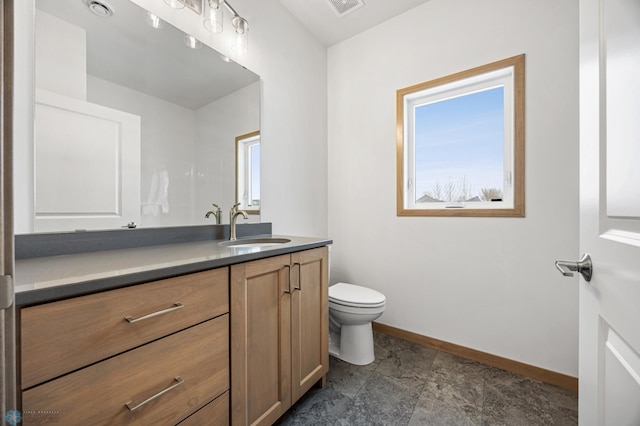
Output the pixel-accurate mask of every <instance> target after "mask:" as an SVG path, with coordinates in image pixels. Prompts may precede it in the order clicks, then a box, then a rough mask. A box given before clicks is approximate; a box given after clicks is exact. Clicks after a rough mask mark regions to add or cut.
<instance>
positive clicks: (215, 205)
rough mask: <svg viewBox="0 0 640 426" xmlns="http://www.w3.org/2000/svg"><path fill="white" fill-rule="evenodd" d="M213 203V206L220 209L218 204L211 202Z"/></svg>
mask: <svg viewBox="0 0 640 426" xmlns="http://www.w3.org/2000/svg"><path fill="white" fill-rule="evenodd" d="M211 205H212V206H213V207H215V208H216V209H218V210H220V207H219V206H218V205H217V204H215V203H211Z"/></svg>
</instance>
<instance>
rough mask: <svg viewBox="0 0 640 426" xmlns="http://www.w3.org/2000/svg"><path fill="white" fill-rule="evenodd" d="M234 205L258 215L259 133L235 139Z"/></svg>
mask: <svg viewBox="0 0 640 426" xmlns="http://www.w3.org/2000/svg"><path fill="white" fill-rule="evenodd" d="M236 203H240V206H239V207H238V208H239V209H240V210H245V211H247V212H248V213H250V214H259V213H260V132H259V131H255V132H251V133H247V134H245V135H240V136H237V137H236Z"/></svg>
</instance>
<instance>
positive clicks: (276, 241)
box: [218, 237, 291, 247]
mask: <svg viewBox="0 0 640 426" xmlns="http://www.w3.org/2000/svg"><path fill="white" fill-rule="evenodd" d="M289 242H291V240H290V239H288V238H274V237H259V238H242V239H239V240H233V241H223V242H221V243H218V245H219V246H221V247H268V246H278V245H280V244H285V243H289Z"/></svg>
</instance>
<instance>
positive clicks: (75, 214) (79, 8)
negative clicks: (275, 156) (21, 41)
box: [16, 0, 260, 234]
mask: <svg viewBox="0 0 640 426" xmlns="http://www.w3.org/2000/svg"><path fill="white" fill-rule="evenodd" d="M35 4H36V8H37V9H36V18H35V39H36V60H35V62H36V63H35V69H36V79H35V86H36V107H35V138H34V139H35V141H34V150H33V152H34V159H33V161H34V171H35V185H34V188H28V189H27V190H29V191H32V192H33V199H34V200H35V202H34V206H35V207H34V210H35V211H34V212H16V213H17V214H28V215H31V217H33V229H26V230H24V229H16V233H17V234H20V233H26V232H33V231H35V232H44V231H46V232H58V231H73V230H77V229H110V228H116V227H122V226H126V225H127V224H129V223H130V222H135V223H136V224H137V226H142V227H159V226H182V225H198V224H207V223H215V221H211V219H205V217H204V215H205V213H206V212H207V211H208V210H210V207H211V204H212V203H216V204H218V205H220V206H222V207H223V209H225V208H226V207H227V206H228V207H231V205H233V204H234V202H235V198H236V193H235V192H236V191H235V172H236V171H235V145H234V141H235V138H236V136H237V135H241V134H246V133H249V132H253V131H255V130H256V129H259V126H260V110H259V108H260V78H259V76H257V75H256V74H254V73H252V72H250V71H248V70H247V69H245V68H243V67H242V66H240V65H238V64H236V63H234V62H232V61H228V58H225V57H223V56H221V55H220V54H219V53H217V52H216V51H215V50H213V49H211V48H209V47H207V46H206V45H202V46H201V47H200V48H197V49H193V48H189V47H188V46H187V45H186V43H185V41H184V37H185V34H183V33H182V32H181V31H179V30H178V29H176V28H174V27H172V26H171V25H169V24H167V23H163V25H161V28H154V27H153V26H152V25H150V23H153V22H157V17H156V18H154V17H149V15H148V14H146V13H145V11H144V10H143V9H141V8H140V7H139V6H137V5H135V4H134V3H132V2H130V1H129V0H109V1H108V3H107V4H108V5H109V6H111V7H112V10H113V15H112V16H110V17H102V16H96V15H95V14H93V13H92V12H91V11H90V10H89V8H88V7H87V6H86V4H85V2H84V1H81V0H36V1H35ZM185 13H192V12H190V11H185ZM252 210H254V212H255V213H258V210H257V209H255V208H254V209H252ZM223 223H224V221H223Z"/></svg>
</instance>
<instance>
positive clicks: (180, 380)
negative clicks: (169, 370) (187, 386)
mask: <svg viewBox="0 0 640 426" xmlns="http://www.w3.org/2000/svg"><path fill="white" fill-rule="evenodd" d="M174 380H175V381H176V383H174V384H172V385H171V386H169V387H168V388H166V389H165V390H163V391H160V392H158V393H157V394H155V395H153V396H152V397H150V398H147V399H145V400H144V401H142V402H141V403H140V404H138V405H133V401H129V402H127V403H126V404H124V405H126V406H127V408H128V409H129V411H135V410H137V409H138V408H140V407H142V406H143V405H145V404H147V403H149V402H151V401H153V400H154V399H156V398H159V397H160V396H162V395H164V394H165V393H167V392H169V391H170V390H172V389H175V388H177V387H178V386H180V385H181V384H183V383H184V379H183V378H182V377H180V376H177V377H175V378H174Z"/></svg>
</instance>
